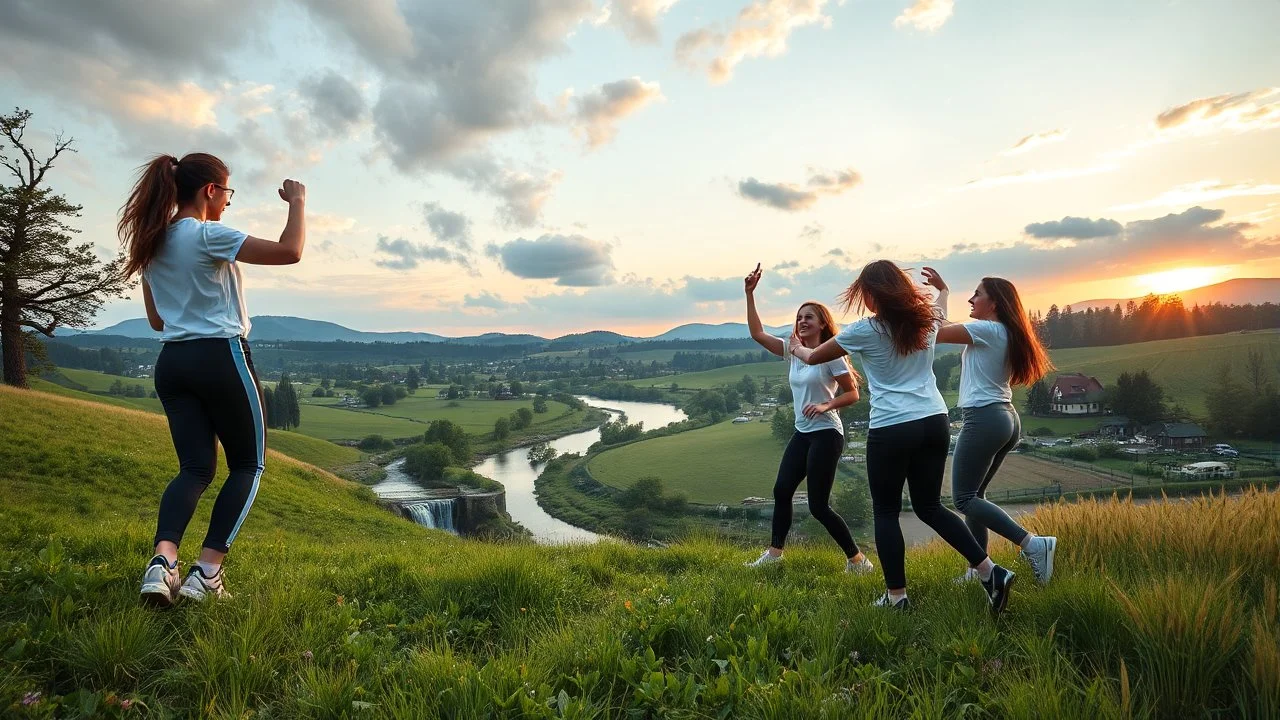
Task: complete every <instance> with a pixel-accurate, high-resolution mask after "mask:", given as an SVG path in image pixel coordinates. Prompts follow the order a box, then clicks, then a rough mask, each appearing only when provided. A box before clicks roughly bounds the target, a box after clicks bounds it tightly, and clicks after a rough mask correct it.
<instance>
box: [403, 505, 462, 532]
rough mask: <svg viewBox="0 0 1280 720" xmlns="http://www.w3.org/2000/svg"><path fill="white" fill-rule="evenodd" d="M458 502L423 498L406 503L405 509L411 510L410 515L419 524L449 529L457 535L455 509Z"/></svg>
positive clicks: (438, 528)
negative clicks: (454, 518) (454, 524)
mask: <svg viewBox="0 0 1280 720" xmlns="http://www.w3.org/2000/svg"><path fill="white" fill-rule="evenodd" d="M456 504H457V503H455V502H454V501H453V500H423V501H422V502H416V503H414V504H412V505H406V506H405V510H408V511H409V516H410V517H412V518H413V521H414V522H416V523H418V524H419V525H422V526H424V527H429V528H434V529H436V530H447V531H449V532H451V533H453V534H454V535H457V534H458V531H457V530H456V529H455V528H454V526H453V509H454V506H455V505H456Z"/></svg>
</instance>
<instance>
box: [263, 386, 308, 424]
mask: <svg viewBox="0 0 1280 720" xmlns="http://www.w3.org/2000/svg"><path fill="white" fill-rule="evenodd" d="M262 404H263V410H264V411H265V413H266V416H267V427H270V428H275V429H277V430H288V429H290V428H296V427H298V426H299V425H301V424H302V408H301V407H300V406H299V405H298V390H297V388H295V387H294V386H293V382H292V381H291V380H289V375H288V373H285V374H284V375H281V376H280V382H278V383H276V386H275V387H274V388H272V387H271V386H270V385H267V386H265V387H263V388H262Z"/></svg>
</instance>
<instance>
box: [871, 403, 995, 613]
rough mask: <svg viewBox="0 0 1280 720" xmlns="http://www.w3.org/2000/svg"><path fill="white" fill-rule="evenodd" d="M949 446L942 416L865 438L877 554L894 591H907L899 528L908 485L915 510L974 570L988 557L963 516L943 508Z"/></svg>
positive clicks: (875, 430)
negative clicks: (905, 489) (904, 483)
mask: <svg viewBox="0 0 1280 720" xmlns="http://www.w3.org/2000/svg"><path fill="white" fill-rule="evenodd" d="M950 444H951V434H950V430H949V426H948V423H947V416H946V415H944V414H938V415H932V416H930V417H927V418H921V419H919V420H912V421H911V422H904V423H899V424H897V425H890V426H888V427H879V428H872V429H871V430H870V431H869V432H868V433H867V480H868V483H869V484H870V486H871V506H872V510H873V512H874V514H875V525H876V550H877V551H878V552H879V553H880V565H881V567H882V568H883V569H884V582H885V585H886V586H888V587H889V588H890V589H894V590H896V589H898V588H905V587H906V586H907V573H906V569H905V567H904V565H905V564H906V561H905V556H906V546H905V544H904V543H903V541H902V527H901V526H900V525H898V514H899V513H901V512H902V485H903V482H904V481H905V482H906V484H907V489H908V490H909V491H910V493H911V509H912V510H914V511H915V513H916V515H917V516H918V517H919V518H920V519H921V520H923V521H924V522H925V524H926V525H928V526H929V527H931V528H933V530H934V532H936V533H938V535H940V536H941V537H942V539H943V540H946V541H947V544H949V545H951V547H953V548H955V549H956V552H959V553H960V554H961V555H963V556H964V557H965V559H966V560H968V561H969V565H970V567H976V566H977V565H978V564H979V563H981V562H982V561H983V560H984V559H986V557H987V552H986V551H985V550H983V549H982V546H980V545H978V541H977V540H974V539H973V535H972V533H970V532H969V528H968V527H966V526H965V524H964V521H963V520H961V519H960V516H958V515H956V514H955V513H953V512H951V511H950V510H948V509H946V508H944V507H943V506H942V501H941V494H942V474H943V471H944V470H945V469H946V465H947V448H948V447H949V446H950Z"/></svg>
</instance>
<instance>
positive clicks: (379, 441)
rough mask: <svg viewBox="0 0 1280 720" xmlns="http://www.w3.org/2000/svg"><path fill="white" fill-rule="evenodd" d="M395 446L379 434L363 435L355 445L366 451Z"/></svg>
mask: <svg viewBox="0 0 1280 720" xmlns="http://www.w3.org/2000/svg"><path fill="white" fill-rule="evenodd" d="M395 446H396V444H395V443H393V442H391V441H390V440H388V439H387V438H384V437H382V436H381V435H365V436H364V439H363V440H361V441H360V444H359V445H356V447H358V448H360V449H361V450H363V451H365V452H368V453H371V452H382V451H384V450H390V449H391V448H393V447H395Z"/></svg>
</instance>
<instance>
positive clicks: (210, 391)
mask: <svg viewBox="0 0 1280 720" xmlns="http://www.w3.org/2000/svg"><path fill="white" fill-rule="evenodd" d="M230 179H231V172H230V171H229V170H228V169H227V166H226V165H225V164H224V163H223V162H222V161H221V160H219V159H218V158H216V157H214V156H212V155H208V154H205V153H191V154H190V155H186V156H183V157H182V158H177V157H174V156H173V155H158V156H156V157H155V158H153V159H152V160H151V162H149V163H147V164H146V165H145V166H144V167H143V168H142V169H141V174H140V177H139V178H138V181H137V182H136V183H135V184H134V186H133V191H132V192H131V193H130V195H129V199H128V201H127V202H126V203H125V205H124V208H123V209H122V211H121V215H120V222H119V225H118V226H117V230H118V231H119V235H120V241H121V243H122V244H123V245H124V246H125V249H126V251H127V253H128V263H127V265H126V272H127V273H128V275H129V276H133V275H140V276H141V277H142V298H143V302H144V304H145V305H146V310H147V320H148V322H150V324H151V327H152V329H154V330H156V331H157V332H159V333H160V341H161V343H163V348H162V349H161V351H160V357H159V359H158V360H156V369H155V384H156V394H157V395H159V397H160V402H161V404H162V405H163V406H164V413H165V416H166V417H167V418H168V420H169V433H170V435H171V436H172V438H173V447H174V450H175V451H177V455H178V464H179V467H180V470H179V472H178V475H177V476H176V477H174V478H173V480H172V481H170V483H169V486H168V488H167V489H166V490H165V492H164V495H163V497H161V499H160V509H159V519H158V521H157V527H156V535H155V556H154V557H152V558H151V562H150V563H149V564H148V565H147V569H146V572H145V573H144V575H143V580H142V601H143V602H144V603H146V604H150V605H155V606H161V607H163V606H168V605H171V604H173V603H174V602H175V601H176V600H177V599H178V598H179V597H186V598H189V599H192V600H204V599H205V598H207V597H218V598H222V597H228V594H227V591H226V586H225V584H224V582H223V572H222V561H223V559H224V558H225V557H226V554H227V551H228V550H229V549H230V548H231V543H232V542H234V541H235V538H236V534H237V533H239V531H240V527H241V526H242V525H243V524H244V520H245V518H246V517H247V516H248V514H249V508H250V506H252V505H253V499H254V497H255V496H256V495H257V492H258V482H259V480H260V479H261V477H262V471H263V468H264V461H265V454H266V422H265V420H266V419H265V417H264V415H263V409H262V399H261V395H260V393H259V389H258V380H257V374H256V373H255V372H254V369H253V360H252V358H251V357H250V354H249V343H248V341H247V340H246V339H245V338H246V337H247V336H248V334H249V312H248V310H247V308H245V303H244V292H243V287H242V282H241V276H240V264H241V263H248V264H254V265H289V264H293V263H296V262H298V261H299V260H301V259H302V248H303V245H304V244H305V242H306V224H305V220H304V209H305V206H306V188H305V187H304V186H303V185H302V183H299V182H297V181H295V180H285V181H284V183H283V184H282V185H281V187H280V189H279V191H278V193H279V195H280V199H281V200H283V201H284V202H286V203H288V206H289V214H288V219H287V220H286V222H285V227H284V232H283V233H281V235H280V240H279V241H278V242H276V241H271V240H263V239H260V238H256V237H251V236H248V235H246V234H245V233H243V232H240V231H239V230H234V229H232V228H230V227H227V226H226V225H223V224H222V223H221V222H220V221H221V219H222V213H223V211H225V210H226V208H227V207H228V206H229V205H230V204H231V197H232V195H234V194H235V190H233V189H231V187H229V186H228V183H229V182H230ZM217 443H221V445H222V449H223V453H224V454H225V455H226V459H227V468H228V470H229V473H228V475H227V479H226V482H224V483H223V485H222V489H221V490H220V491H219V492H218V498H217V500H216V501H215V502H214V505H213V516H212V517H211V518H210V520H209V529H208V532H207V533H206V534H205V537H204V542H203V546H202V549H201V551H200V557H199V560H197V562H196V563H195V564H194V565H192V566H191V569H190V571H189V572H188V574H187V577H186V580H185V581H183V580H181V579H180V576H179V573H178V546H179V544H180V543H181V542H182V536H183V534H184V533H185V531H186V529H187V523H189V522H190V521H191V516H192V514H194V513H195V509H196V503H197V501H198V500H199V499H200V495H201V494H202V493H203V492H204V491H205V489H206V488H207V487H208V486H209V483H210V482H211V481H212V480H213V473H214V471H215V470H216V468H217V461H218V455H217Z"/></svg>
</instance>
